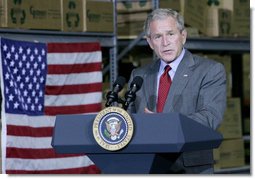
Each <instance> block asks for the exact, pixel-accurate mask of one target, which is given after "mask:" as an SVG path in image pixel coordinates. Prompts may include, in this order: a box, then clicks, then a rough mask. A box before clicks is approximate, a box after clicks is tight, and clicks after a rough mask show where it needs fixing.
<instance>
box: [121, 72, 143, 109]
mask: <svg viewBox="0 0 255 179" xmlns="http://www.w3.org/2000/svg"><path fill="white" fill-rule="evenodd" d="M142 84H143V79H142V77H140V76H136V77H135V78H134V79H133V81H132V82H131V84H130V89H129V90H128V91H127V92H126V94H125V99H126V101H125V103H124V104H123V108H124V109H125V110H127V108H128V106H129V104H130V103H131V102H133V101H134V100H135V98H136V94H135V93H136V92H137V91H139V90H140V88H141V87H142Z"/></svg>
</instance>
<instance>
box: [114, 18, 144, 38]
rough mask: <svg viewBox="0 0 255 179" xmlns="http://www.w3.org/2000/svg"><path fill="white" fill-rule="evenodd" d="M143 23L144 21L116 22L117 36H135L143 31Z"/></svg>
mask: <svg viewBox="0 0 255 179" xmlns="http://www.w3.org/2000/svg"><path fill="white" fill-rule="evenodd" d="M143 25H144V21H137V22H132V23H118V36H120V38H123V37H125V38H136V37H137V36H138V35H139V34H140V33H141V32H143Z"/></svg>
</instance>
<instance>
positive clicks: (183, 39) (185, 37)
mask: <svg viewBox="0 0 255 179" xmlns="http://www.w3.org/2000/svg"><path fill="white" fill-rule="evenodd" d="M181 34H182V44H183V45H184V44H185V43H186V39H187V35H188V32H187V30H186V29H184V30H183V31H182V32H181Z"/></svg>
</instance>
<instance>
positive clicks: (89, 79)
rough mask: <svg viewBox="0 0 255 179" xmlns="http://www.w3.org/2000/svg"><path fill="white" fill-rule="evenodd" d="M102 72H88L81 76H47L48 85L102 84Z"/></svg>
mask: <svg viewBox="0 0 255 179" xmlns="http://www.w3.org/2000/svg"><path fill="white" fill-rule="evenodd" d="M102 78H103V77H102V72H101V71H100V72H99V71H97V72H88V73H80V74H77V73H75V74H68V75H59V74H58V75H50V74H48V75H47V80H46V85H49V86H63V85H79V84H90V83H99V82H100V83H101V82H102Z"/></svg>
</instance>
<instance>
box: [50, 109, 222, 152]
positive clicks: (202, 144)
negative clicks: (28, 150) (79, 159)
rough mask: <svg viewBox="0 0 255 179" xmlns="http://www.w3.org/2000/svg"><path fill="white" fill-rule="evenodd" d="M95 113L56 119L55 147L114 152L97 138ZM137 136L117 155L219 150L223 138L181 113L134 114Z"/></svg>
mask: <svg viewBox="0 0 255 179" xmlns="http://www.w3.org/2000/svg"><path fill="white" fill-rule="evenodd" d="M95 117H96V114H87V115H60V116H57V118H56V122H55V128H54V133H53V140H52V146H53V148H54V149H55V150H56V151H57V152H58V153H86V154H91V153H93V154H100V153H102V154H104V153H113V152H111V151H107V150H105V149H103V148H102V147H100V146H99V145H98V144H97V142H96V141H95V139H94V136H93V131H92V125H93V121H94V119H95ZM131 117H132V119H133V123H134V134H133V137H132V139H131V141H130V143H129V144H128V145H127V146H126V147H125V148H123V149H121V150H119V151H117V152H118V153H171V152H184V151H195V150H205V149H213V148H217V147H218V146H219V145H220V143H221V141H222V135H221V134H219V133H218V132H216V131H214V130H213V129H211V128H209V127H206V126H203V125H202V124H200V123H198V122H196V121H194V120H192V119H190V118H187V117H186V116H184V115H181V114H179V113H155V114H132V115H131Z"/></svg>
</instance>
